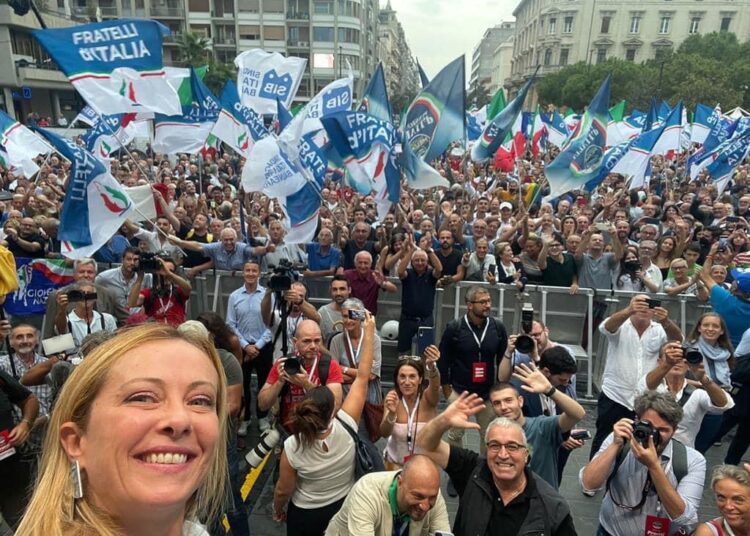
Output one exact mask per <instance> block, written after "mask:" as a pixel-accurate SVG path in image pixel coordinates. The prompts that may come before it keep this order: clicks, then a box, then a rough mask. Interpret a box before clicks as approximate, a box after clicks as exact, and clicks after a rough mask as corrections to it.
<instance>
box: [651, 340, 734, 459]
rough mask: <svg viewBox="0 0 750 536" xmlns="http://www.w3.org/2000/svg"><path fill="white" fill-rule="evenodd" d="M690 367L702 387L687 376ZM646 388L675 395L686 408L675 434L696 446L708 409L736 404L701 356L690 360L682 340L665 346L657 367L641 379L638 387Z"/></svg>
mask: <svg viewBox="0 0 750 536" xmlns="http://www.w3.org/2000/svg"><path fill="white" fill-rule="evenodd" d="M688 370H690V371H691V372H692V373H693V376H694V377H695V379H696V381H697V382H698V383H699V384H700V388H697V387H696V386H695V385H694V384H693V383H692V382H688V381H687V380H686V379H685V376H686V375H687V372H688ZM646 390H649V391H658V392H661V393H671V394H673V395H674V397H675V399H677V402H678V403H679V404H680V406H682V411H683V415H682V420H681V421H680V423H679V424H678V425H677V430H676V431H675V434H674V437H675V439H677V440H679V441H681V442H682V443H684V444H685V445H687V446H688V447H693V448H695V436H696V435H697V434H698V430H699V429H700V427H701V422H702V421H703V417H704V416H705V415H706V414H707V413H710V414H712V415H717V414H721V413H724V412H725V411H726V410H728V409H732V408H733V407H734V400H733V399H732V397H731V396H727V393H726V392H725V391H724V389H722V388H721V387H719V386H718V385H717V384H715V383H714V382H712V381H711V378H710V377H709V375H708V374H706V370H705V368H704V365H703V358H702V356H701V360H700V362H698V363H697V364H695V365H693V364H689V363H688V362H687V360H686V359H685V352H684V351H683V348H682V345H681V344H680V343H679V342H670V343H667V344H666V345H665V346H664V347H662V349H661V352H660V353H659V358H658V360H657V364H656V367H655V368H654V369H653V370H651V371H650V372H649V373H648V374H646V375H645V376H643V377H642V378H641V379H640V380H639V381H638V391H639V392H643V391H646Z"/></svg>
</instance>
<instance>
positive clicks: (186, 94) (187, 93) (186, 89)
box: [177, 65, 208, 106]
mask: <svg viewBox="0 0 750 536" xmlns="http://www.w3.org/2000/svg"><path fill="white" fill-rule="evenodd" d="M207 72H208V65H203V66H202V67H195V74H197V75H198V78H200V79H201V80H203V77H204V76H206V73H207ZM177 95H178V96H179V97H180V105H181V106H190V105H191V104H192V102H193V90H192V89H190V77H189V76H188V77H187V78H183V80H182V82H181V83H180V89H178V90H177Z"/></svg>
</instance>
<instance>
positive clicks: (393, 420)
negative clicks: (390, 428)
mask: <svg viewBox="0 0 750 536" xmlns="http://www.w3.org/2000/svg"><path fill="white" fill-rule="evenodd" d="M385 420H386V421H388V423H389V424H396V415H395V414H394V415H393V419H391V418H390V417H388V415H386V417H385Z"/></svg>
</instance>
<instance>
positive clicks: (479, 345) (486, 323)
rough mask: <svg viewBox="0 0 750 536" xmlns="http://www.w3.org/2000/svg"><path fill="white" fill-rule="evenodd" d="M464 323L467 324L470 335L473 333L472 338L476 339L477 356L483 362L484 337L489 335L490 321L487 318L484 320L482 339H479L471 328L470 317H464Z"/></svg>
mask: <svg viewBox="0 0 750 536" xmlns="http://www.w3.org/2000/svg"><path fill="white" fill-rule="evenodd" d="M464 321H465V322H466V326H467V327H468V328H469V333H471V336H472V337H474V340H475V341H476V342H477V355H478V356H479V360H480V361H481V360H482V343H483V342H484V337H485V335H487V328H488V327H490V319H489V318H485V319H484V331H483V332H482V338H481V339H480V338H478V337H477V334H476V333H474V330H473V329H472V327H471V324H470V323H469V315H464Z"/></svg>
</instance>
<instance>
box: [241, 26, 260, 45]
mask: <svg viewBox="0 0 750 536" xmlns="http://www.w3.org/2000/svg"><path fill="white" fill-rule="evenodd" d="M239 35H240V39H248V40H250V41H258V40H259V39H260V26H258V25H257V24H255V25H244V26H240V34H239Z"/></svg>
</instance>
